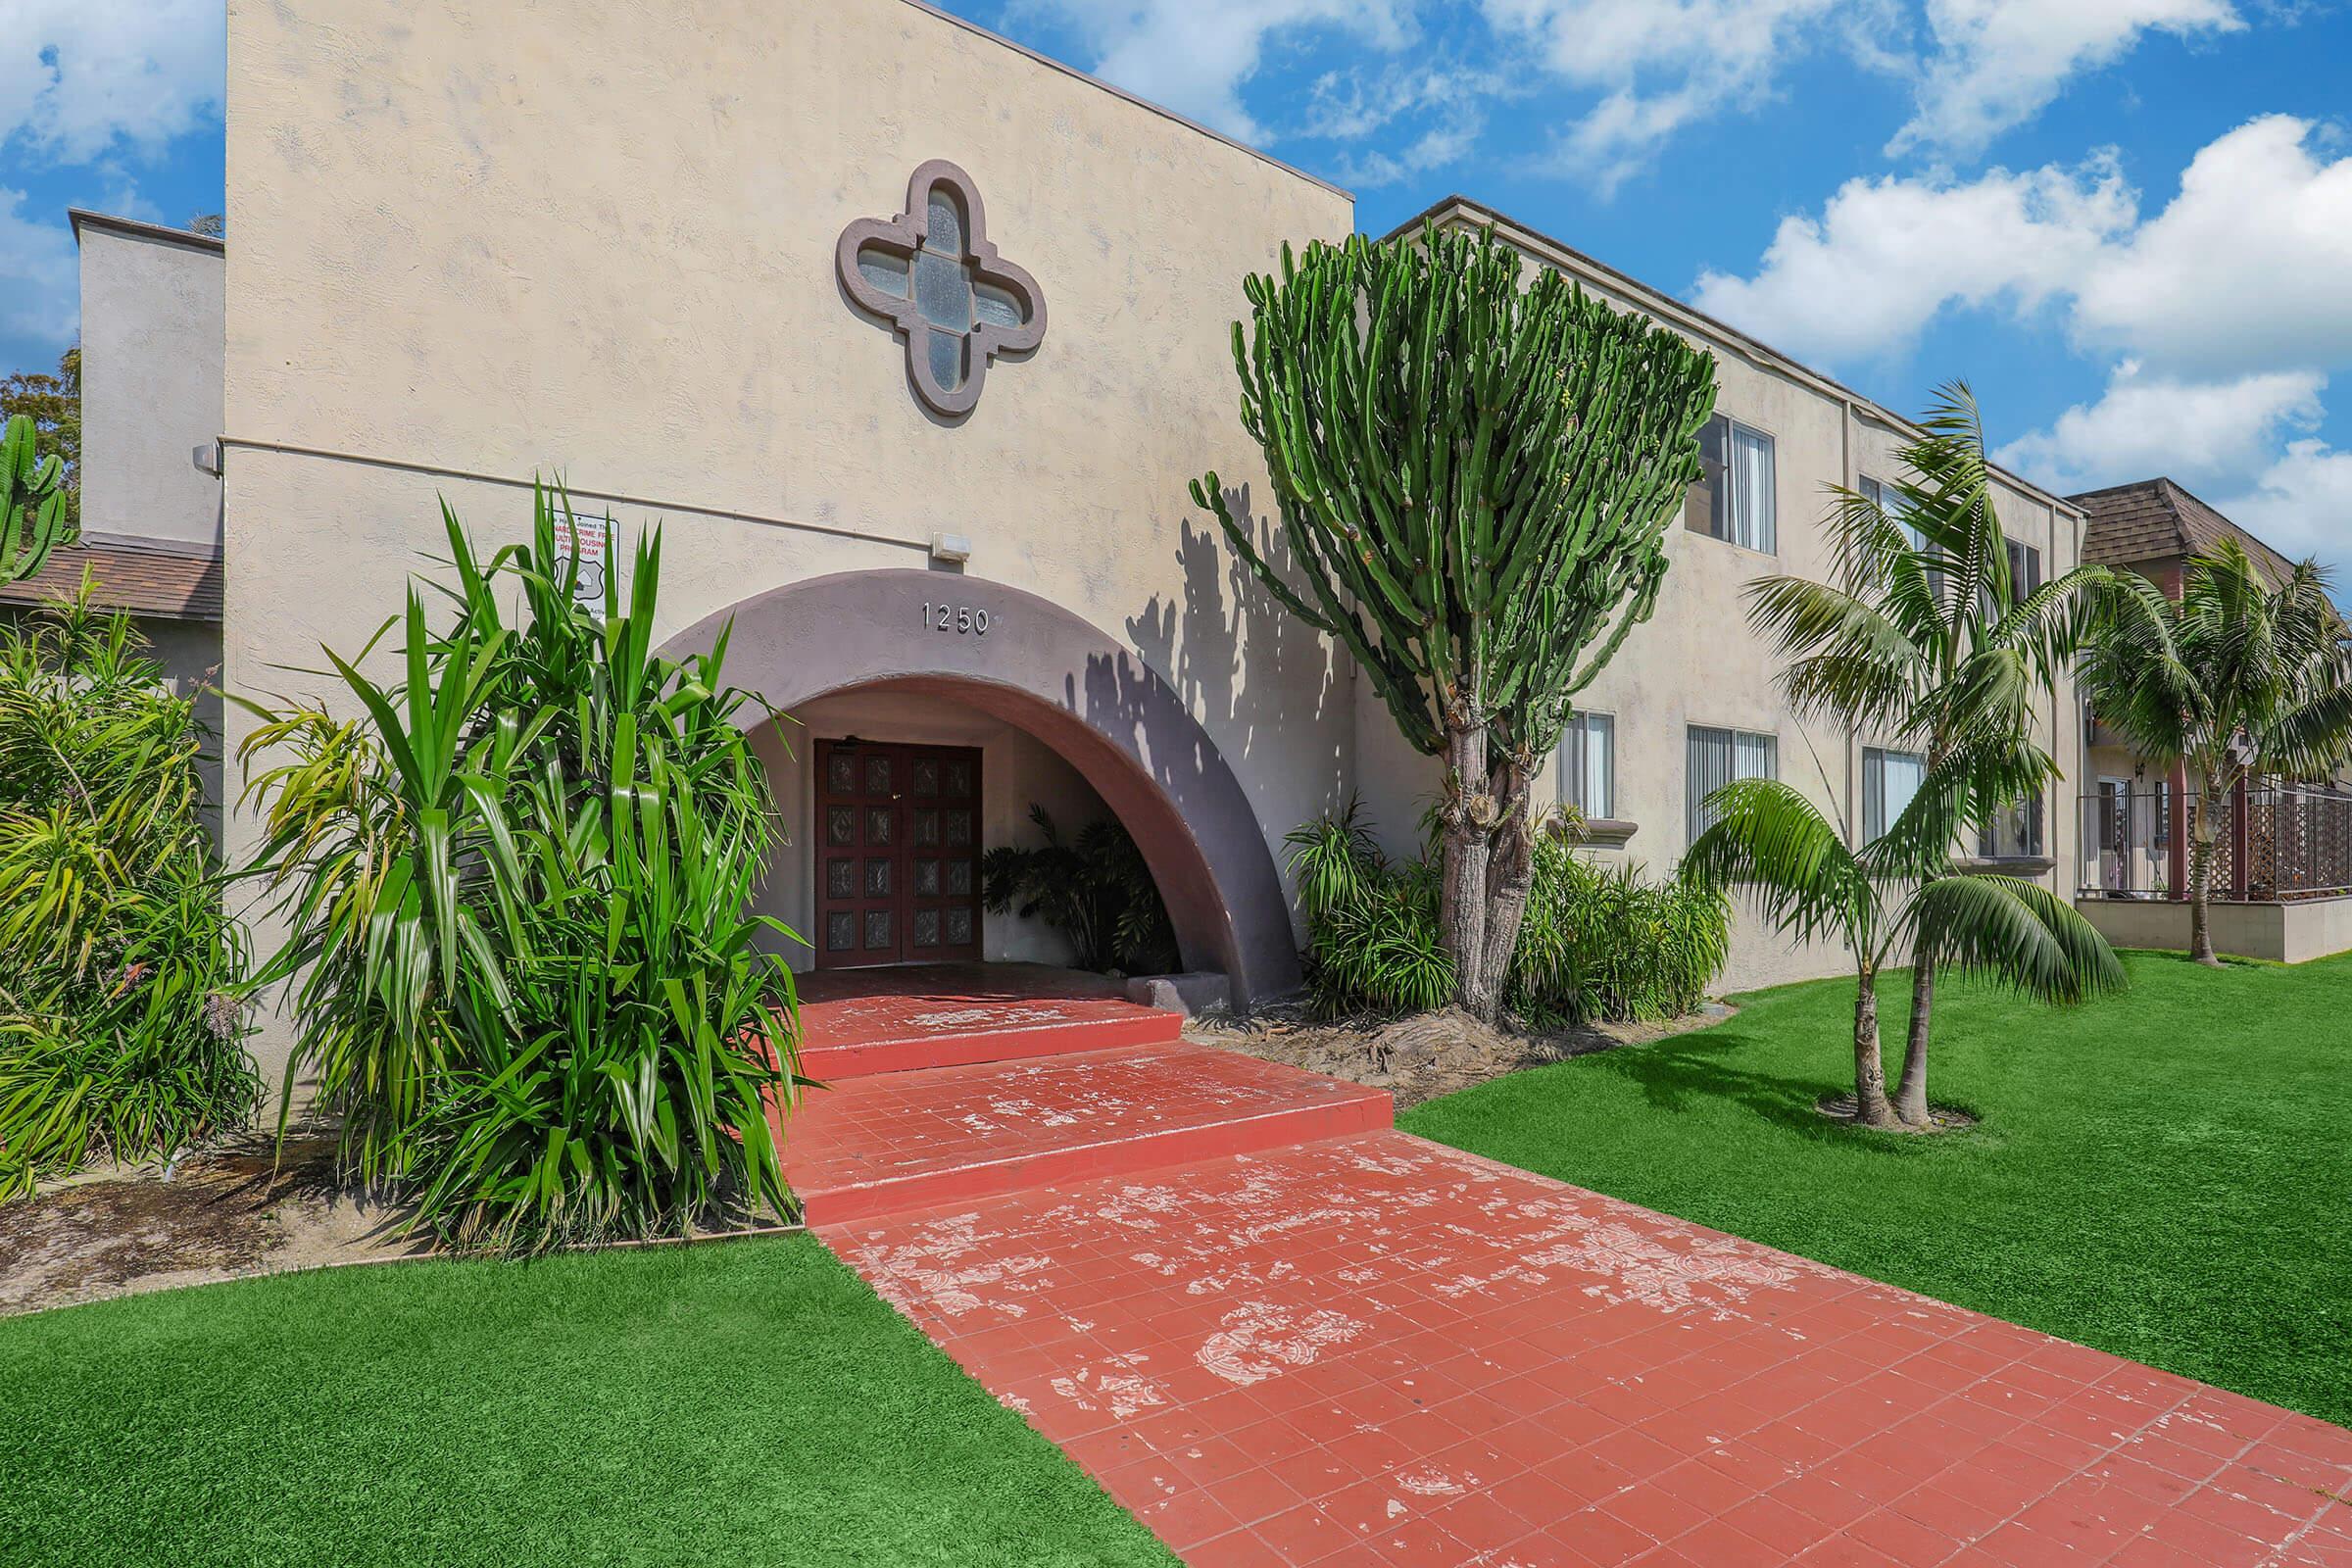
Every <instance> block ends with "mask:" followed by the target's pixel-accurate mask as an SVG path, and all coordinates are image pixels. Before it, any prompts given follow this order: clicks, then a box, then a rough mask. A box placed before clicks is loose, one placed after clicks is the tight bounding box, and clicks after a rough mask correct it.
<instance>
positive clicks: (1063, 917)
mask: <svg viewBox="0 0 2352 1568" xmlns="http://www.w3.org/2000/svg"><path fill="white" fill-rule="evenodd" d="M1029 820H1030V821H1032V822H1034V823H1036V824H1037V830H1038V832H1039V834H1040V835H1041V836H1042V838H1043V840H1044V842H1043V843H1041V844H1038V845H1036V846H1033V847H1031V846H1022V845H1012V844H1002V845H999V846H998V847H997V848H995V849H993V850H991V851H989V852H988V853H987V854H986V855H984V856H982V857H981V858H980V888H981V902H982V903H983V904H984V905H986V906H987V907H988V909H989V911H990V912H991V913H993V914H1003V913H1005V911H1006V910H1008V909H1012V910H1017V911H1018V912H1019V913H1020V915H1021V917H1022V918H1023V919H1043V920H1044V921H1045V922H1046V923H1047V924H1048V925H1050V926H1052V927H1054V929H1055V930H1056V931H1059V932H1061V933H1062V934H1063V935H1064V936H1066V937H1068V938H1069V939H1070V943H1071V945H1072V946H1073V947H1074V948H1076V949H1077V959H1078V967H1080V968H1081V969H1092V970H1095V971H1096V972H1097V973H1101V974H1108V973H1111V972H1112V971H1114V970H1115V971H1117V972H1119V973H1122V974H1158V973H1164V972H1165V971H1167V970H1170V969H1173V968H1175V967H1176V963H1177V956H1176V928H1175V927H1174V926H1173V925H1171V924H1170V923H1169V921H1168V910H1167V906H1166V905H1164V904H1162V903H1161V902H1160V897H1159V885H1158V884H1157V883H1156V882H1154V881H1152V867H1151V866H1150V865H1149V864H1147V863H1146V862H1145V860H1144V852H1143V851H1142V850H1141V849H1140V848H1138V847H1137V845H1136V842H1135V839H1134V838H1133V836H1132V835H1130V834H1129V833H1128V831H1127V830H1126V828H1124V827H1122V826H1120V825H1119V822H1118V819H1117V818H1116V817H1107V816H1106V817H1099V818H1097V819H1096V820H1094V821H1092V822H1089V823H1087V825H1086V826H1084V827H1082V828H1080V829H1079V830H1078V833H1077V836H1076V837H1075V838H1072V839H1069V840H1067V841H1064V840H1063V838H1062V836H1061V828H1060V827H1059V825H1058V824H1056V823H1055V822H1054V817H1053V814H1052V813H1051V812H1049V811H1048V810H1047V809H1045V808H1044V807H1042V806H1039V805H1037V804H1036V803H1035V802H1032V803H1031V804H1030V807H1029Z"/></svg>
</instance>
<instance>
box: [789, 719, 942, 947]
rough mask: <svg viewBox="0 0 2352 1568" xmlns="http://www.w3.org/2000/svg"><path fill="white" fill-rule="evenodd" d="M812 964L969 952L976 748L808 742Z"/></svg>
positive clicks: (867, 742) (826, 741)
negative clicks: (811, 745)
mask: <svg viewBox="0 0 2352 1568" xmlns="http://www.w3.org/2000/svg"><path fill="white" fill-rule="evenodd" d="M816 840H817V857H816V966H817V967H818V968H820V969H849V968H857V967H859V966H862V965H867V964H877V963H925V962H943V963H944V962H948V961H952V960H956V959H965V958H977V957H979V956H980V753H979V751H978V750H977V749H976V748H973V747H968V746H892V745H883V744H878V743H875V742H872V741H828V740H820V741H818V742H817V743H816Z"/></svg>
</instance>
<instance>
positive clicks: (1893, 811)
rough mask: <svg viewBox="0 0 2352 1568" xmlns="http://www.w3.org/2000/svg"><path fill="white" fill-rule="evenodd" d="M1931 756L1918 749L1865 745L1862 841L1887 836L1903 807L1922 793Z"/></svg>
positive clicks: (1863, 750) (1863, 759)
mask: <svg viewBox="0 0 2352 1568" xmlns="http://www.w3.org/2000/svg"><path fill="white" fill-rule="evenodd" d="M1927 776H1928V760H1927V759H1926V758H1924V757H1922V756H1920V755H1919V754H1918V753H1916V752H1889V751H1883V750H1881V749H1880V748H1878V747H1876V746H1866V747H1864V748H1863V749H1862V842H1863V843H1865V844H1868V843H1869V842H1870V841H1871V840H1873V839H1877V838H1884V837H1885V836H1886V833H1887V828H1888V827H1889V826H1891V825H1892V824H1893V822H1894V819H1895V818H1896V817H1898V816H1901V815H1902V814H1903V808H1904V807H1906V806H1909V805H1910V804H1911V801H1912V798H1913V797H1914V796H1916V795H1918V794H1919V786H1920V785H1921V784H1922V783H1924V782H1925V781H1926V779H1927Z"/></svg>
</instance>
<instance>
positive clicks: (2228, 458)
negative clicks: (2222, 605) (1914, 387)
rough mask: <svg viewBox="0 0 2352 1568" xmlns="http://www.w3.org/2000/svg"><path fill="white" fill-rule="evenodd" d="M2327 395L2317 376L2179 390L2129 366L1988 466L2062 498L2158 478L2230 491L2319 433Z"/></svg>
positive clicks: (2179, 384) (2249, 378)
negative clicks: (2283, 450)
mask: <svg viewBox="0 0 2352 1568" xmlns="http://www.w3.org/2000/svg"><path fill="white" fill-rule="evenodd" d="M2326 387H2327V377H2326V376H2324V375H2322V374H2320V373H2319V372H2318V371H2316V370H2269V371H2258V372H2255V373H2253V374H2249V375H2241V376H2236V377H2234V378H2231V379H2229V380H2222V381H2181V380H2175V379H2172V378H2170V377H2165V376H2151V375H2145V374H2142V373H2141V371H2140V368H2139V367H2138V366H2137V365H2135V364H2133V363H2131V362H2130V361H2127V362H2125V364H2124V365H2123V367H2122V368H2120V369H2118V370H2117V372H2116V374H2115V376H2114V378H2113V379H2112V380H2111V381H2109V383H2108V385H2107V390H2106V392H2105V394H2104V395H2102V396H2101V397H2100V398H2099V400H2098V401H2097V402H2096V403H2092V404H2087V405H2084V404H2077V405H2075V406H2074V407H2073V408H2071V409H2068V410H2067V411H2066V412H2065V413H2064V414H2062V415H2060V416H2059V417H2058V418H2057V419H2056V421H2055V422H2053V423H2052V424H2051V426H2050V427H2049V428H2048V429H2046V430H2036V431H2034V433H2032V434H2031V435H2026V436H2021V437H2020V438H2018V439H2017V440H2015V441H2012V442H2010V443H2009V444H2008V445H2007V446H2005V447H2003V448H2001V449H2000V451H1998V452H1997V453H1995V454H1994V456H1995V457H1996V458H1997V459H1998V460H1999V461H2000V462H2001V463H2003V464H2005V465H2007V466H2010V467H2012V468H2015V469H2016V470H2018V471H2019V472H2020V473H2023V474H2025V475H2026V476H2028V477H2029V478H2032V479H2034V480H2035V481H2036V482H2037V483H2040V484H2043V485H2046V486H2048V487H2049V488H2050V489H2052V490H2055V491H2057V492H2059V493H2060V494H2062V495H2064V494H2068V493H2070V492H2073V491H2078V490H2092V489H2096V488H2098V487H2099V486H2101V485H2109V484H2122V483H2125V482H2127V481H2129V480H2132V479H2144V478H2146V477H2148V476H2149V475H2150V474H2157V473H2162V474H2169V475H2170V476H2172V477H2173V478H2176V479H2179V480H2180V481H2181V482H2182V483H2184V484H2186V485H2188V486H2189V487H2190V488H2192V489H2194V488H2196V487H2197V486H2198V485H2199V484H2204V483H2210V482H2213V481H2215V480H2221V481H2225V482H2236V481H2237V480H2239V479H2241V478H2242V477H2243V476H2244V475H2246V474H2247V473H2250V472H2252V471H2254V470H2255V469H2257V468H2259V467H2261V466H2262V465H2263V464H2264V462H2265V461H2266V460H2267V459H2268V458H2269V456H2270V455H2271V454H2272V453H2273V452H2275V451H2276V450H2277V443H2278V437H2279V435H2280V433H2281V432H2283V431H2296V430H2308V429H2311V428H2312V427H2314V426H2316V425H2317V424H2318V423H2319V421H2320V418H2321V417H2322V414H2323V413H2324V411H2323V410H2322V408H2321V406H2320V393H2321V392H2322V391H2323V390H2325V389H2326ZM2239 520H2240V521H2243V520H2244V519H2243V518H2240V519H2239ZM2281 548H2283V547H2281Z"/></svg>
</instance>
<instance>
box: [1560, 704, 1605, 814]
mask: <svg viewBox="0 0 2352 1568" xmlns="http://www.w3.org/2000/svg"><path fill="white" fill-rule="evenodd" d="M1560 804H1561V805H1562V806H1573V807H1575V808H1576V809H1577V810H1578V811H1580V812H1582V813H1583V815H1584V817H1585V819H1586V820H1587V821H1597V820H1599V819H1601V818H1603V817H1611V816H1615V815H1616V814H1617V720H1616V719H1614V718H1612V717H1610V716H1609V715H1608V714H1606V713H1577V714H1574V715H1573V716H1571V717H1570V718H1569V720H1568V729H1567V732H1566V733H1565V734H1563V735H1562V736H1561V737H1560Z"/></svg>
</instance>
